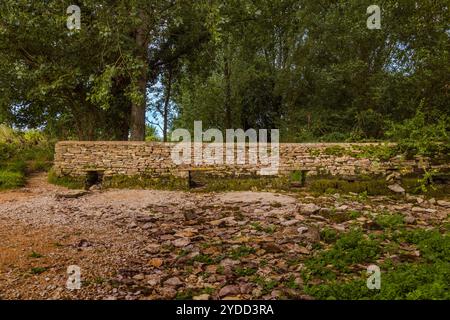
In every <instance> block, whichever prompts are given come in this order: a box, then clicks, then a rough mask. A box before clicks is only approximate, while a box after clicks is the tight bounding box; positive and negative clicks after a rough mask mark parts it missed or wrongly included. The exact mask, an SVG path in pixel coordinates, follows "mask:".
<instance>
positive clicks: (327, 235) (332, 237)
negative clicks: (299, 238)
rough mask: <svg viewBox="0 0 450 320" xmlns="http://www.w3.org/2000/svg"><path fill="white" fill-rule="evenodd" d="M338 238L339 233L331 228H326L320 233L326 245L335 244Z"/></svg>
mask: <svg viewBox="0 0 450 320" xmlns="http://www.w3.org/2000/svg"><path fill="white" fill-rule="evenodd" d="M337 238H338V232H337V231H336V230H334V229H331V228H324V229H322V230H321V231H320V239H321V240H323V241H325V242H326V243H333V242H335V241H336V240H337Z"/></svg>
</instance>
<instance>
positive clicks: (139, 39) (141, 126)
mask: <svg viewBox="0 0 450 320" xmlns="http://www.w3.org/2000/svg"><path fill="white" fill-rule="evenodd" d="M136 43H137V47H138V50H139V56H140V58H141V59H142V61H143V62H144V67H143V68H142V71H141V75H140V77H139V80H138V87H139V90H140V92H141V94H142V95H143V99H142V101H140V102H139V103H133V105H132V106H131V118H130V122H131V124H130V127H131V136H130V140H131V141H144V140H145V109H146V95H147V92H146V91H147V40H146V36H145V30H144V28H143V27H140V28H138V30H137V33H136Z"/></svg>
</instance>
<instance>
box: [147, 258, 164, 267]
mask: <svg viewBox="0 0 450 320" xmlns="http://www.w3.org/2000/svg"><path fill="white" fill-rule="evenodd" d="M148 264H149V265H151V266H152V267H155V268H159V267H161V266H162V264H163V260H162V259H159V258H153V259H150V261H149V262H148Z"/></svg>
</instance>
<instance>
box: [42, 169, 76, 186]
mask: <svg viewBox="0 0 450 320" xmlns="http://www.w3.org/2000/svg"><path fill="white" fill-rule="evenodd" d="M48 182H49V183H51V184H55V185H58V186H62V187H66V188H68V189H84V187H85V178H84V177H72V176H60V175H57V174H56V173H55V172H54V171H53V170H50V171H49V173H48Z"/></svg>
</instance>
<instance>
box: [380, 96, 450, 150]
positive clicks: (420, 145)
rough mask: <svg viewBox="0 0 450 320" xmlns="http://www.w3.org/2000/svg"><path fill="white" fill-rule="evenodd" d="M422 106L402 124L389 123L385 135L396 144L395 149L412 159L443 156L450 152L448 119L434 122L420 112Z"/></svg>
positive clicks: (442, 117) (449, 122)
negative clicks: (416, 156)
mask: <svg viewBox="0 0 450 320" xmlns="http://www.w3.org/2000/svg"><path fill="white" fill-rule="evenodd" d="M422 109H423V104H421V106H420V107H419V109H418V110H417V112H416V114H415V116H414V117H413V118H411V119H407V120H405V121H404V122H402V123H399V124H395V123H392V122H391V123H390V124H389V126H390V129H389V130H388V131H387V132H386V135H387V136H388V137H389V138H391V139H392V140H394V141H395V142H397V143H398V145H397V149H398V151H400V152H403V153H405V154H406V155H407V156H409V157H412V156H415V155H421V156H429V157H435V156H443V155H447V156H448V154H449V152H450V135H449V131H450V117H448V116H446V115H444V116H441V118H439V119H437V120H434V121H433V119H429V117H427V116H426V115H425V113H424V112H423V111H422Z"/></svg>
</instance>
